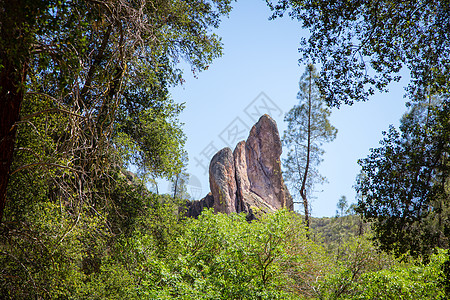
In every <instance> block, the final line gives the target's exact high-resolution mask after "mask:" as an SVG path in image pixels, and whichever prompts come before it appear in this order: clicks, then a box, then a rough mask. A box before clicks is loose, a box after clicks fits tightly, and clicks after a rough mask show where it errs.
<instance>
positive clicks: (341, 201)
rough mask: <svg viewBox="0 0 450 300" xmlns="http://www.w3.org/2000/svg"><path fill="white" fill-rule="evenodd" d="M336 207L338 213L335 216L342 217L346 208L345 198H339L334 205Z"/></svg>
mask: <svg viewBox="0 0 450 300" xmlns="http://www.w3.org/2000/svg"><path fill="white" fill-rule="evenodd" d="M336 207H337V209H338V211H336V215H337V216H341V217H343V216H344V215H345V213H346V209H347V208H348V202H347V197H345V196H341V198H339V200H338V203H337V204H336Z"/></svg>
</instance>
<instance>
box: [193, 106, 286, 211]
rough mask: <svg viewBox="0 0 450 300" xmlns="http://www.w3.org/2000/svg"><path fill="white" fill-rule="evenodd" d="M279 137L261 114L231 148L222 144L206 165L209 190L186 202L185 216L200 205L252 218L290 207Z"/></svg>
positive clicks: (268, 117) (200, 207) (270, 120)
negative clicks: (207, 192)
mask: <svg viewBox="0 0 450 300" xmlns="http://www.w3.org/2000/svg"><path fill="white" fill-rule="evenodd" d="M281 152H282V149H281V140H280V136H279V133H278V128H277V124H276V123H275V121H274V120H273V119H272V118H271V117H270V116H268V115H263V116H262V117H261V118H260V119H259V121H258V122H257V123H256V124H255V125H254V126H253V127H252V129H251V130H250V134H249V137H248V138H247V140H246V141H241V142H239V143H238V144H237V145H236V148H235V149H234V151H233V152H232V151H231V149H230V148H228V147H227V148H224V149H222V150H220V151H219V152H217V153H216V154H215V155H214V156H213V158H212V159H211V163H210V165H209V185H210V189H211V193H209V194H208V195H207V196H206V197H205V198H203V199H201V200H199V201H193V202H189V203H188V204H187V206H188V207H187V212H186V214H187V216H189V217H197V216H198V215H200V213H201V211H202V209H203V208H210V207H213V208H214V212H216V213H218V212H221V213H227V214H229V213H234V212H235V213H240V212H245V213H247V214H248V215H247V218H248V219H250V220H251V219H254V218H255V217H256V215H257V214H258V213H267V212H270V211H275V210H277V209H280V208H283V207H286V208H287V209H290V210H292V209H293V206H294V204H293V200H292V197H291V195H290V194H289V191H288V190H287V187H286V185H285V184H284V180H283V176H282V174H281V163H280V156H281Z"/></svg>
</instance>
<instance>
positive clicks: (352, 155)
mask: <svg viewBox="0 0 450 300" xmlns="http://www.w3.org/2000/svg"><path fill="white" fill-rule="evenodd" d="M269 16H270V10H269V9H268V7H267V6H266V4H265V1H262V0H245V1H238V2H237V3H235V4H234V9H233V11H232V12H231V14H230V17H229V18H227V19H224V20H223V22H222V24H221V26H220V28H219V30H218V31H217V34H218V35H219V36H221V37H222V42H223V44H224V54H223V57H221V58H219V59H217V60H215V61H214V62H213V63H212V65H211V66H210V67H209V69H208V70H207V71H205V72H202V73H200V74H198V76H197V78H194V77H193V76H192V75H191V73H190V71H189V69H188V70H186V71H185V79H186V82H185V84H184V85H183V86H180V87H175V88H173V89H172V90H171V94H172V97H173V98H174V100H175V101H176V102H185V103H186V109H185V111H184V112H183V113H182V115H181V121H182V122H184V123H185V125H184V132H185V134H186V136H187V143H186V150H187V152H188V154H189V166H188V172H189V173H190V174H192V175H193V176H194V177H195V178H197V179H198V180H199V181H200V185H201V197H203V196H204V195H206V193H207V192H208V191H209V182H208V174H207V173H206V172H205V170H204V169H203V167H202V166H201V165H202V164H204V165H205V166H206V167H207V166H208V164H209V160H210V158H211V157H212V155H213V154H214V153H213V152H214V151H213V150H214V149H215V148H217V149H221V148H223V147H226V146H227V143H228V144H232V149H234V146H235V142H236V141H237V139H239V140H242V139H246V138H247V136H248V129H246V128H245V127H246V126H248V127H251V126H252V125H253V124H254V120H253V115H252V114H253V113H255V112H256V110H257V109H258V108H259V110H260V112H261V114H262V113H265V112H267V110H266V111H265V110H264V109H263V107H264V106H266V107H269V109H270V111H268V112H269V113H270V114H271V115H272V117H273V118H274V119H275V120H276V122H277V124H278V129H279V131H280V135H282V134H283V131H284V130H285V128H286V124H285V123H284V121H283V119H284V114H285V113H286V112H287V111H288V110H289V109H290V108H292V106H294V105H295V104H296V103H297V99H296V95H297V92H298V80H299V78H300V76H301V74H302V73H303V72H304V66H301V65H299V63H298V59H299V58H300V57H301V54H300V53H299V52H298V47H299V42H300V39H301V37H307V36H308V32H307V31H304V30H303V29H301V26H300V24H299V23H298V22H297V21H295V20H291V19H289V18H286V17H285V18H282V19H277V20H274V21H268V17H269ZM406 83H407V82H406V81H401V82H400V83H399V84H395V85H392V86H391V87H390V92H389V93H388V94H381V95H375V96H374V97H372V99H371V100H370V101H369V102H365V103H357V104H355V105H353V106H351V107H350V106H341V108H340V109H339V110H338V109H333V112H332V116H331V122H332V124H333V125H334V126H335V127H336V128H337V129H338V130H339V132H338V135H337V138H336V140H335V141H333V142H332V143H330V144H327V145H325V147H324V148H325V150H326V154H325V155H324V157H323V159H324V161H323V163H322V165H321V167H320V170H321V173H322V175H324V176H326V177H327V179H328V182H329V183H327V184H324V185H322V186H317V187H316V190H317V191H318V192H316V193H315V199H313V202H312V215H313V216H317V217H321V216H333V215H334V214H335V211H336V203H337V201H338V199H339V198H340V197H341V196H342V195H345V196H346V197H347V199H348V200H349V202H350V203H352V202H354V201H355V200H354V199H355V192H354V190H353V188H352V186H353V185H354V183H355V177H356V175H357V174H358V172H359V167H358V165H357V160H358V159H359V158H364V157H366V156H367V155H368V154H369V149H370V148H374V147H378V145H379V141H380V140H381V138H382V135H381V132H382V131H383V130H387V129H388V126H389V124H393V125H396V126H397V125H398V121H399V119H400V117H401V116H402V114H403V113H404V112H405V110H406V108H405V105H404V103H405V99H404V98H403V94H404V89H403V86H405V85H406ZM261 93H264V94H261ZM258 96H259V97H258ZM264 103H265V104H266V105H264ZM274 104H275V105H274ZM244 129H245V130H246V131H245V132H243V130H244ZM229 133H230V134H229ZM232 133H234V134H232ZM193 185H194V187H195V186H198V183H197V184H196V183H193ZM188 188H189V187H188ZM159 189H160V192H163V193H164V192H167V191H168V184H167V183H162V184H160V187H159ZM322 190H323V191H322ZM320 191H321V192H320ZM192 192H193V193H196V192H195V191H193V190H192V191H191V193H192ZM197 192H199V191H197ZM199 198H200V197H199ZM295 209H296V210H301V209H302V208H301V207H300V206H298V205H296V207H295Z"/></svg>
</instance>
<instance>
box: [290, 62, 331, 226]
mask: <svg viewBox="0 0 450 300" xmlns="http://www.w3.org/2000/svg"><path fill="white" fill-rule="evenodd" d="M317 80H318V77H317V75H316V72H315V68H314V66H313V65H308V67H307V69H306V71H305V73H304V74H303V75H302V77H301V78H300V83H299V86H300V91H299V93H298V95H297V99H298V100H299V104H297V105H295V106H294V107H293V108H292V109H291V110H290V111H289V112H288V113H287V114H286V116H285V119H284V120H285V122H287V123H288V127H287V129H286V130H285V132H284V135H283V144H284V146H286V147H287V148H288V154H287V158H286V159H285V160H284V161H283V166H284V169H285V173H284V175H285V179H286V181H287V182H288V184H289V185H290V187H291V190H293V191H295V193H296V194H297V195H299V196H300V198H301V199H302V203H303V207H304V211H305V220H306V226H307V227H309V215H310V213H309V206H310V201H309V198H310V196H311V194H312V192H313V188H314V185H315V184H316V183H319V184H320V183H322V182H323V181H324V180H325V179H324V178H323V177H322V176H321V175H320V174H319V171H318V170H317V167H318V165H319V164H320V162H321V161H322V158H321V157H322V155H323V153H324V150H323V149H322V148H321V147H322V144H323V143H326V142H330V141H332V140H334V139H335V138H336V134H337V129H336V128H334V127H333V126H332V125H331V124H330V121H329V119H328V118H329V116H330V114H331V111H330V110H329V109H328V108H326V107H324V104H325V103H324V101H323V98H322V97H321V96H320V94H319V93H318V89H317Z"/></svg>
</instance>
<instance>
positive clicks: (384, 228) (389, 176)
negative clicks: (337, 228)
mask: <svg viewBox="0 0 450 300" xmlns="http://www.w3.org/2000/svg"><path fill="white" fill-rule="evenodd" d="M449 116H450V111H449V108H448V103H447V100H445V101H442V102H440V103H439V104H437V105H431V106H429V105H427V106H424V105H423V104H416V105H413V106H412V107H411V109H410V111H409V112H408V113H406V114H405V116H404V117H403V119H402V120H401V125H400V131H398V130H397V129H395V128H394V127H390V129H389V131H388V132H385V133H384V134H385V136H386V137H385V138H384V139H383V140H382V141H381V147H380V148H376V149H373V150H372V151H371V152H372V153H371V154H370V155H369V156H368V157H367V158H365V159H362V160H360V161H359V164H360V165H361V167H362V172H363V174H364V176H359V177H358V182H357V186H356V188H357V191H358V194H359V195H360V199H359V202H358V208H357V210H358V212H360V213H362V214H363V216H364V217H365V218H366V219H368V220H370V221H373V229H374V233H375V237H376V239H377V240H378V242H379V244H380V246H381V248H382V249H385V250H394V251H395V252H396V253H397V254H402V253H406V252H408V251H409V252H410V253H411V254H413V255H415V256H417V255H419V254H425V255H426V254H429V253H430V251H432V249H433V248H434V247H445V248H446V247H448V239H447V238H446V237H445V235H444V228H445V226H448V222H449V220H448V215H449V207H448V204H449V186H448V180H449V162H448V155H449V150H450V149H449V146H450V145H449V141H450V136H449V134H450V127H449V125H450V123H449Z"/></svg>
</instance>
